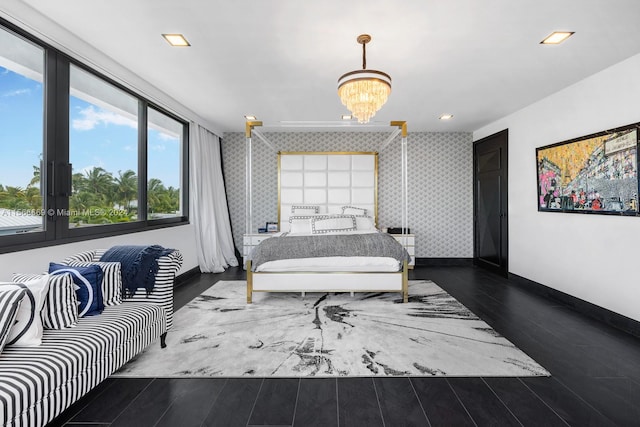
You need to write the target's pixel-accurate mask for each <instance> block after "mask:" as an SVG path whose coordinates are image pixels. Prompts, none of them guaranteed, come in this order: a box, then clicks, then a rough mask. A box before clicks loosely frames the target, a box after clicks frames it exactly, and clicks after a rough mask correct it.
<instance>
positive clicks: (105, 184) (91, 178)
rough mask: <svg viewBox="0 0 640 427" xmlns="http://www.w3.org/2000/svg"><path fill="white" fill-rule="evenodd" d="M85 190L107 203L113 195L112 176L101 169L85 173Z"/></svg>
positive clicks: (96, 168)
mask: <svg viewBox="0 0 640 427" xmlns="http://www.w3.org/2000/svg"><path fill="white" fill-rule="evenodd" d="M85 175H86V178H85V179H86V182H85V185H86V190H87V191H88V192H90V193H93V194H95V195H97V196H98V197H99V198H100V199H102V201H104V202H107V201H109V200H110V199H111V195H112V194H113V175H111V173H109V172H107V171H106V170H104V169H103V168H101V167H94V168H93V169H91V170H89V171H86V172H85Z"/></svg>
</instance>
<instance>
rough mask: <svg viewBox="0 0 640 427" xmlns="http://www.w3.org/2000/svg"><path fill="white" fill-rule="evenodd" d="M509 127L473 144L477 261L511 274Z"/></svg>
mask: <svg viewBox="0 0 640 427" xmlns="http://www.w3.org/2000/svg"><path fill="white" fill-rule="evenodd" d="M508 141H509V132H508V130H506V129H505V130H503V131H502V132H498V133H496V134H494V135H491V136H488V137H486V138H483V139H481V140H479V141H476V142H475V143H474V144H473V181H474V189H473V198H474V204H473V214H474V215H473V217H474V230H473V234H474V242H473V257H474V263H475V264H476V265H478V266H480V267H484V268H487V269H490V270H493V271H495V272H498V273H500V274H502V275H504V276H507V275H508V272H509V269H508V255H509V251H508V244H509V236H508V231H509V227H508V225H509V224H508V221H507V220H508V218H507V206H508V205H507V162H508V160H507V146H508Z"/></svg>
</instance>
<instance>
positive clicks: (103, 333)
mask: <svg viewBox="0 0 640 427" xmlns="http://www.w3.org/2000/svg"><path fill="white" fill-rule="evenodd" d="M166 326H167V320H166V315H165V311H164V309H163V308H162V307H160V306H158V305H155V304H150V303H148V302H146V303H145V302H139V301H128V300H127V301H125V302H123V303H122V304H120V305H116V306H109V307H105V309H104V311H103V312H102V314H100V315H98V316H90V317H83V318H80V319H79V320H78V324H77V325H76V326H75V327H73V328H67V329H46V330H45V331H44V333H43V336H42V344H41V345H39V346H36V347H16V346H8V347H5V348H4V349H3V351H2V354H0V425H2V426H10V427H25V426H44V425H46V424H47V423H48V422H50V421H51V420H53V418H55V417H56V416H58V415H59V414H60V413H62V412H63V411H64V410H65V409H67V408H68V407H69V406H70V405H71V404H72V403H73V402H75V401H76V400H78V399H80V397H82V396H83V395H84V394H86V393H87V392H88V391H89V390H91V389H92V388H93V387H95V386H96V385H98V384H99V383H100V382H101V381H103V380H104V379H105V378H107V377H108V376H109V375H111V374H112V373H113V372H115V371H117V370H118V369H119V368H120V367H122V366H123V365H124V364H125V363H126V362H127V361H128V360H130V359H131V358H132V357H133V356H135V355H136V354H138V353H139V352H140V351H142V350H143V349H144V348H145V347H147V346H148V345H149V344H151V343H152V342H153V341H155V340H157V339H158V337H160V336H161V335H162V334H164V333H166V330H167V327H166Z"/></svg>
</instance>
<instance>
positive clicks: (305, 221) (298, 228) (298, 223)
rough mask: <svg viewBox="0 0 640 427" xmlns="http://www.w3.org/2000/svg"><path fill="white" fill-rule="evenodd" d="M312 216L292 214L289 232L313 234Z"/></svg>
mask: <svg viewBox="0 0 640 427" xmlns="http://www.w3.org/2000/svg"><path fill="white" fill-rule="evenodd" d="M311 218H312V216H310V215H307V216H290V217H289V232H290V233H304V234H311V233H312V228H311Z"/></svg>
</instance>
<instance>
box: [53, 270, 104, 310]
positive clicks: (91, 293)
mask: <svg viewBox="0 0 640 427" xmlns="http://www.w3.org/2000/svg"><path fill="white" fill-rule="evenodd" d="M49 273H50V274H64V273H70V274H71V277H73V283H74V285H75V288H76V295H77V296H78V317H84V316H95V315H97V314H100V313H102V310H104V302H103V301H102V278H103V276H104V273H103V272H102V269H101V268H100V266H98V265H92V266H89V267H70V266H68V265H64V264H56V263H54V262H52V263H50V264H49Z"/></svg>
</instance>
